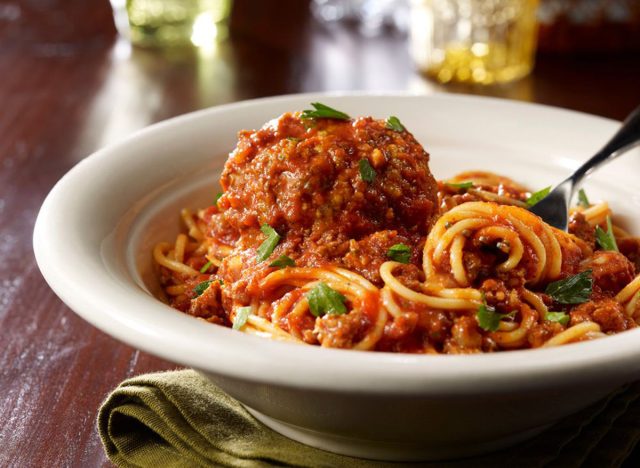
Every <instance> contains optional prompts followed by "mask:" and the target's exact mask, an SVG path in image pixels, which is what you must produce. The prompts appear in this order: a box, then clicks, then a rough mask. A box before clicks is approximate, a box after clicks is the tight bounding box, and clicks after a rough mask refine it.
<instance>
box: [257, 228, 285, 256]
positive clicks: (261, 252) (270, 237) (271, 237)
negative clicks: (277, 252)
mask: <svg viewBox="0 0 640 468" xmlns="http://www.w3.org/2000/svg"><path fill="white" fill-rule="evenodd" d="M260 230H261V231H262V233H263V234H264V235H265V236H267V238H266V239H265V240H264V242H263V243H262V244H260V247H258V250H256V260H258V262H264V261H265V260H266V259H267V258H269V255H271V254H272V253H273V249H275V248H276V245H278V242H280V235H279V234H278V233H277V232H276V231H275V229H273V228H272V227H271V226H269V225H268V224H263V225H262V226H261V227H260Z"/></svg>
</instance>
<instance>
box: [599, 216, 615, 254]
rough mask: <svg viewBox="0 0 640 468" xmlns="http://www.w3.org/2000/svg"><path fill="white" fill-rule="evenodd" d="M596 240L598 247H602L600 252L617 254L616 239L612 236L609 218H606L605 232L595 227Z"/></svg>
mask: <svg viewBox="0 0 640 468" xmlns="http://www.w3.org/2000/svg"><path fill="white" fill-rule="evenodd" d="M596 240H597V241H598V245H600V247H602V250H613V251H615V252H619V250H618V244H617V243H616V238H615V237H614V235H613V226H612V225H611V218H610V217H609V216H607V230H606V231H605V230H604V229H602V228H601V227H600V226H596Z"/></svg>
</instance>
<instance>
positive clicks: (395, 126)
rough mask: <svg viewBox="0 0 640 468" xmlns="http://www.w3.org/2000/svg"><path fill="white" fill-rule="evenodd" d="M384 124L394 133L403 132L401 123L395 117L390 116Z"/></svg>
mask: <svg viewBox="0 0 640 468" xmlns="http://www.w3.org/2000/svg"><path fill="white" fill-rule="evenodd" d="M386 124H387V128H388V129H391V130H393V131H395V132H404V131H405V128H404V125H402V122H400V119H399V118H398V117H396V116H395V115H392V116H391V117H389V118H388V119H387V121H386Z"/></svg>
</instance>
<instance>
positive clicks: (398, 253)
mask: <svg viewBox="0 0 640 468" xmlns="http://www.w3.org/2000/svg"><path fill="white" fill-rule="evenodd" d="M387 257H389V258H390V259H391V260H394V261H396V262H400V263H409V260H410V259H411V247H409V246H408V245H405V244H395V245H392V246H391V247H390V248H389V250H387Z"/></svg>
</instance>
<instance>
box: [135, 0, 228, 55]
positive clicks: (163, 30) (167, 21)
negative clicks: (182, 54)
mask: <svg viewBox="0 0 640 468" xmlns="http://www.w3.org/2000/svg"><path fill="white" fill-rule="evenodd" d="M126 9H127V16H128V18H129V35H130V38H131V42H132V43H134V44H138V45H143V46H179V45H188V44H193V45H196V46H205V45H207V44H210V43H213V42H215V40H216V39H217V37H218V36H219V35H220V27H221V26H222V25H223V23H224V22H225V21H226V20H227V18H228V16H229V12H230V9H231V0H127V5H126Z"/></svg>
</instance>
